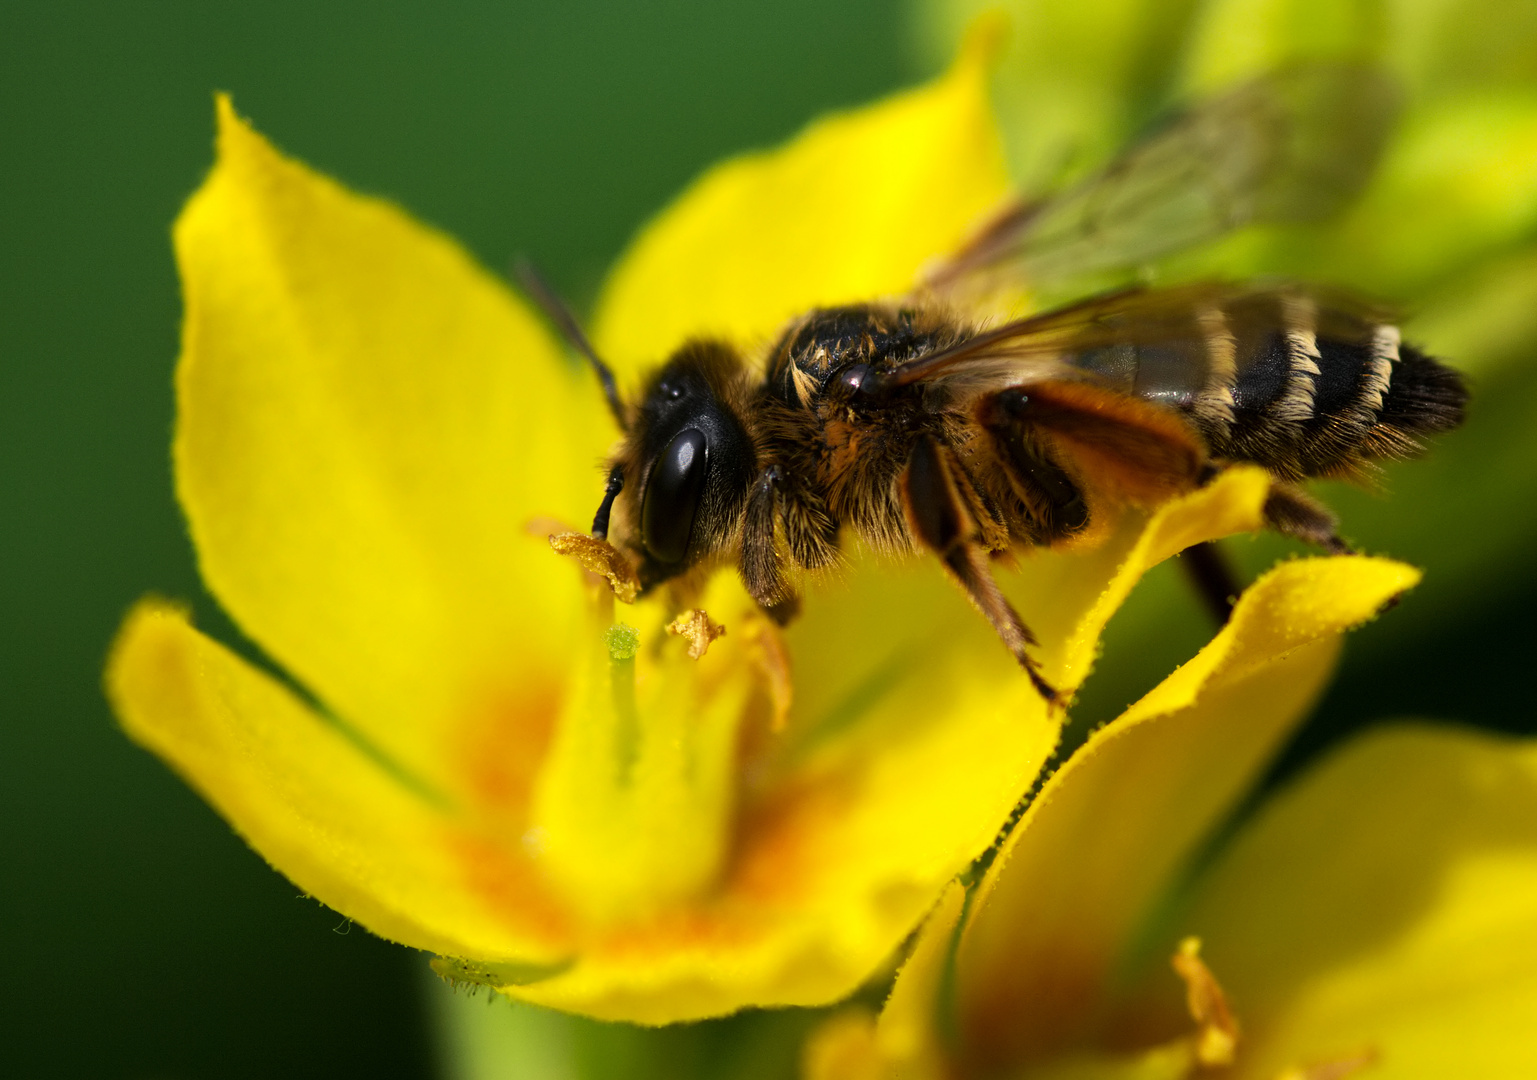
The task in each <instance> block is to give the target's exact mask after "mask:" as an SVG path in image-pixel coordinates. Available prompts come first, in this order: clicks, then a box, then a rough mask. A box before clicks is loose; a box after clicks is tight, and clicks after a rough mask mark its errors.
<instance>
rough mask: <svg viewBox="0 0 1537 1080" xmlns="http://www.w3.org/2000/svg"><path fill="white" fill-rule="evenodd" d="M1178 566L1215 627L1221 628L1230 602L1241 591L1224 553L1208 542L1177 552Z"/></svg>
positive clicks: (1230, 607) (1227, 613)
mask: <svg viewBox="0 0 1537 1080" xmlns="http://www.w3.org/2000/svg"><path fill="white" fill-rule="evenodd" d="M1179 564H1180V566H1181V567H1183V568H1184V571H1185V576H1186V577H1187V578H1188V579H1189V580H1190V584H1191V585H1192V586H1194V588H1195V591H1196V593H1197V594H1198V595H1199V596H1200V597H1201V599H1202V601H1204V602H1205V604H1206V610H1207V611H1208V612H1210V613H1211V617H1212V618H1213V619H1215V620H1216V621H1217V625H1218V626H1225V625H1226V624H1227V621H1228V618H1229V617H1230V616H1231V615H1232V614H1233V603H1234V601H1235V600H1236V599H1237V598H1238V594H1239V593H1241V592H1243V586H1242V585H1241V584H1240V583H1239V581H1238V572H1237V571H1236V570H1235V569H1234V568H1233V562H1232V560H1231V559H1229V558H1228V556H1227V552H1225V551H1223V550H1222V548H1221V547H1220V546H1219V545H1218V543H1217V542H1216V541H1215V540H1208V541H1206V542H1205V543H1203V544H1196V545H1195V546H1194V547H1188V548H1186V549H1185V550H1184V551H1182V552H1180V554H1179Z"/></svg>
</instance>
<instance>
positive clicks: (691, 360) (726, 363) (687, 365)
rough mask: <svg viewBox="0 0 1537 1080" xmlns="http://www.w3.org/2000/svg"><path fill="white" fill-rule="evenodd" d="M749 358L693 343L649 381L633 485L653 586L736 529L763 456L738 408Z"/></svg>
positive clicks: (634, 451)
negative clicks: (759, 455)
mask: <svg viewBox="0 0 1537 1080" xmlns="http://www.w3.org/2000/svg"><path fill="white" fill-rule="evenodd" d="M741 378H742V363H741V360H740V359H739V358H738V357H737V355H736V354H735V353H734V352H732V351H731V350H730V349H729V348H727V347H726V346H724V345H719V344H714V343H708V342H693V343H690V344H688V345H685V346H684V347H683V348H682V349H680V350H678V352H676V353H675V354H673V357H672V359H670V360H669V361H668V362H667V363H666V364H665V365H664V366H663V367H662V369H661V370H660V371H659V372H657V374H656V377H655V378H654V380H653V381H652V382H651V384H650V385H649V386H648V387H647V389H646V392H645V395H644V397H642V399H641V402H640V407H639V408H638V410H637V412H636V418H635V424H634V426H633V428H632V431H631V435H630V453H629V454H628V455H627V457H628V459H629V463H628V468H627V469H626V472H627V474H628V475H627V476H626V478H625V487H626V489H627V490H629V491H631V492H633V495H631V496H630V522H631V530H632V532H633V535H632V537H631V540H632V542H633V543H634V545H635V546H636V547H637V548H638V549H639V550H640V551H641V552H642V553H643V554H644V556H645V563H644V565H643V567H642V572H641V580H642V582H643V583H645V584H647V585H651V584H655V583H656V582H660V581H665V580H666V579H667V578H670V577H673V576H674V575H676V574H680V573H682V572H683V571H684V570H687V569H688V568H689V567H690V566H692V565H693V564H695V563H696V562H698V561H699V560H700V559H701V558H703V557H704V556H706V555H708V554H710V553H711V552H713V551H716V550H719V549H720V548H721V547H722V546H724V544H725V543H726V541H727V540H729V539H730V537H731V536H732V535H733V534H734V533H735V530H736V528H737V526H738V524H739V519H740V517H741V512H742V505H743V503H744V501H745V500H746V497H747V490H748V487H749V485H750V484H751V483H752V479H753V476H754V475H755V473H756V466H757V455H756V453H755V451H754V449H753V443H752V440H751V439H750V438H749V437H748V434H747V430H746V426H745V424H744V423H743V421H742V419H741V417H740V415H739V412H738V405H737V398H738V397H739V396H740V395H739V393H738V392H737V390H736V387H738V386H739V385H740V381H741Z"/></svg>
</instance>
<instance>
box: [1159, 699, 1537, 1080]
mask: <svg viewBox="0 0 1537 1080" xmlns="http://www.w3.org/2000/svg"><path fill="white" fill-rule="evenodd" d="M1181 921H1182V923H1184V924H1186V925H1188V926H1192V927H1199V928H1200V933H1201V935H1202V938H1203V940H1204V941H1205V943H1206V946H1207V956H1208V957H1209V959H1210V962H1211V964H1212V967H1213V969H1214V970H1215V971H1217V972H1218V973H1219V975H1220V977H1221V978H1222V980H1223V984H1224V985H1225V986H1226V987H1227V989H1228V990H1229V991H1230V993H1231V995H1232V999H1233V1001H1234V1002H1235V1004H1236V1007H1237V1008H1238V1010H1239V1012H1240V1018H1241V1020H1242V1021H1243V1023H1244V1040H1243V1042H1242V1043H1240V1047H1239V1069H1238V1071H1237V1073H1236V1075H1239V1076H1243V1077H1256V1078H1260V1077H1266V1078H1268V1077H1273V1076H1277V1075H1279V1074H1280V1072H1281V1071H1282V1070H1283V1069H1285V1068H1289V1067H1295V1066H1298V1065H1305V1064H1310V1063H1314V1062H1321V1061H1328V1060H1331V1059H1342V1058H1346V1057H1349V1056H1350V1055H1355V1054H1363V1053H1371V1054H1375V1055H1376V1056H1377V1058H1378V1064H1377V1066H1376V1067H1375V1068H1374V1069H1373V1071H1372V1074H1371V1075H1372V1076H1374V1077H1377V1076H1380V1077H1383V1078H1384V1080H1387V1078H1389V1077H1392V1078H1399V1077H1426V1078H1429V1077H1444V1076H1512V1077H1514V1076H1534V1075H1537V1039H1534V1038H1533V1036H1532V1018H1533V1017H1534V1016H1537V742H1534V741H1532V740H1525V741H1519V742H1518V741H1514V740H1509V739H1505V738H1501V737H1497V736H1493V735H1488V734H1477V733H1474V732H1471V731H1466V730H1458V729H1450V728H1433V727H1428V726H1395V727H1392V728H1387V729H1383V730H1378V731H1375V732H1373V733H1371V734H1369V735H1366V736H1364V737H1362V738H1360V739H1359V740H1357V741H1356V742H1354V743H1353V744H1351V745H1350V746H1348V747H1347V748H1345V749H1344V750H1342V751H1340V752H1339V753H1337V754H1336V755H1334V756H1333V757H1331V758H1330V759H1328V760H1327V761H1325V762H1324V763H1323V764H1322V765H1320V766H1319V767H1318V768H1317V769H1315V770H1314V771H1313V772H1311V773H1309V774H1308V775H1306V776H1304V777H1303V778H1302V779H1300V780H1299V781H1297V782H1296V783H1295V784H1293V785H1292V786H1291V787H1290V788H1288V789H1286V790H1285V791H1283V792H1282V793H1281V794H1280V795H1278V796H1277V797H1276V798H1275V799H1274V800H1273V801H1272V802H1271V803H1269V804H1268V805H1267V806H1265V807H1264V808H1263V810H1262V811H1261V812H1260V815H1259V817H1258V818H1257V819H1256V820H1255V821H1253V822H1252V823H1251V824H1250V825H1249V826H1248V827H1247V828H1246V829H1245V830H1244V832H1243V833H1242V834H1241V835H1240V836H1239V838H1238V839H1237V840H1236V841H1235V842H1234V844H1233V846H1232V847H1231V848H1230V849H1229V850H1228V851H1227V852H1226V853H1225V854H1224V855H1223V856H1222V858H1221V859H1220V860H1219V861H1218V863H1217V864H1216V865H1215V866H1214V867H1213V869H1212V870H1211V872H1210V873H1209V874H1208V875H1207V876H1206V877H1205V878H1204V879H1203V881H1202V882H1201V884H1200V886H1199V888H1198V891H1197V893H1196V897H1195V901H1194V903H1193V905H1192V907H1191V909H1190V910H1189V911H1188V912H1186V913H1185V915H1184V916H1183V917H1182V920H1181Z"/></svg>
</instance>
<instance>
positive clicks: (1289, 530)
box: [1265, 481, 1353, 555]
mask: <svg viewBox="0 0 1537 1080" xmlns="http://www.w3.org/2000/svg"><path fill="white" fill-rule="evenodd" d="M1339 523H1340V522H1339V518H1337V517H1335V516H1334V512H1333V511H1332V510H1330V509H1329V508H1328V507H1327V506H1325V505H1324V504H1323V503H1321V502H1319V501H1318V500H1317V499H1315V498H1313V496H1311V495H1309V494H1308V493H1307V492H1305V491H1303V490H1302V489H1301V488H1299V487H1296V486H1294V485H1292V484H1284V483H1281V482H1279V481H1277V482H1276V483H1273V484H1271V485H1270V494H1269V495H1267V496H1265V524H1266V525H1268V526H1269V527H1270V528H1272V529H1274V530H1275V531H1276V532H1278V533H1280V534H1281V535H1282V536H1290V537H1291V538H1292V539H1294V540H1301V541H1302V542H1304V543H1307V544H1313V545H1315V546H1317V547H1321V548H1323V549H1324V550H1325V551H1327V552H1328V553H1329V554H1331V555H1351V554H1353V552H1352V550H1351V547H1350V545H1349V544H1347V543H1345V541H1343V540H1341V539H1340V534H1339Z"/></svg>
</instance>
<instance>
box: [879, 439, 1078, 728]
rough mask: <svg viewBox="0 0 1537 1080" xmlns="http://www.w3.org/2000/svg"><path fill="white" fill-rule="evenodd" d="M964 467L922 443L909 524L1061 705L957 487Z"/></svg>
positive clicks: (907, 491) (910, 476)
mask: <svg viewBox="0 0 1537 1080" xmlns="http://www.w3.org/2000/svg"><path fill="white" fill-rule="evenodd" d="M960 469H961V466H960V464H959V463H958V462H957V461H955V458H954V454H953V453H951V452H950V451H949V450H948V449H945V448H942V447H941V446H940V444H939V443H938V442H937V441H935V440H934V439H933V438H930V437H929V436H923V437H921V438H920V439H919V440H918V442H917V444H916V445H915V446H914V447H913V451H912V456H911V457H909V458H908V461H907V469H906V470H905V471H904V472H903V474H902V483H901V491H902V500H903V503H904V505H905V508H906V511H907V521H908V525H909V527H910V528H911V529H912V532H913V535H914V536H916V537H917V538H918V541H919V543H921V544H922V545H923V546H924V547H926V548H928V549H929V550H930V551H932V552H934V554H935V555H937V556H939V560H940V562H942V563H944V564H945V569H947V570H948V571H949V572H950V574H951V576H952V577H953V578H954V579H955V580H956V582H957V583H959V585H960V586H961V588H962V589H964V590H966V595H967V596H969V597H970V598H971V602H972V603H974V604H975V605H976V606H977V608H978V610H980V611H981V612H982V614H983V615H986V616H987V619H988V621H989V622H991V623H992V624H993V629H994V630H996V631H997V632H998V636H999V638H1001V639H1002V640H1003V644H1004V646H1005V647H1006V648H1007V649H1008V650H1009V651H1010V652H1011V653H1013V654H1014V658H1015V659H1016V660H1018V661H1019V666H1020V667H1022V668H1024V669H1025V674H1026V675H1028V676H1029V677H1030V682H1031V685H1033V686H1034V687H1035V689H1036V690H1037V691H1038V692H1039V693H1040V695H1041V697H1043V698H1045V699H1046V701H1047V702H1048V703H1051V704H1056V703H1057V702H1058V700H1059V699H1058V696H1057V691H1056V689H1055V688H1054V687H1052V685H1051V684H1050V683H1048V682H1047V681H1046V679H1045V678H1044V677H1043V676H1042V675H1041V672H1040V668H1039V666H1038V665H1037V664H1036V662H1035V658H1034V657H1032V656H1031V655H1030V654H1029V652H1028V648H1029V646H1031V645H1034V644H1035V643H1036V641H1035V636H1034V635H1033V634H1031V633H1030V630H1029V628H1028V627H1026V626H1025V624H1024V622H1023V621H1022V620H1021V619H1020V617H1019V615H1018V613H1017V612H1015V610H1014V608H1013V607H1012V606H1011V605H1010V604H1009V602H1008V600H1007V599H1005V598H1004V595H1003V590H1001V589H1000V588H998V583H997V582H996V581H994V580H993V574H992V570H991V569H990V568H989V566H988V561H987V549H986V548H985V547H984V546H983V545H982V543H981V531H980V529H979V528H978V526H977V522H976V519H975V517H974V515H973V514H972V512H971V510H970V509H969V508H968V506H967V504H966V500H965V499H964V497H963V496H962V494H961V491H960V488H959V487H958V486H957V480H956V478H957V474H958V473H959V472H960Z"/></svg>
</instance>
